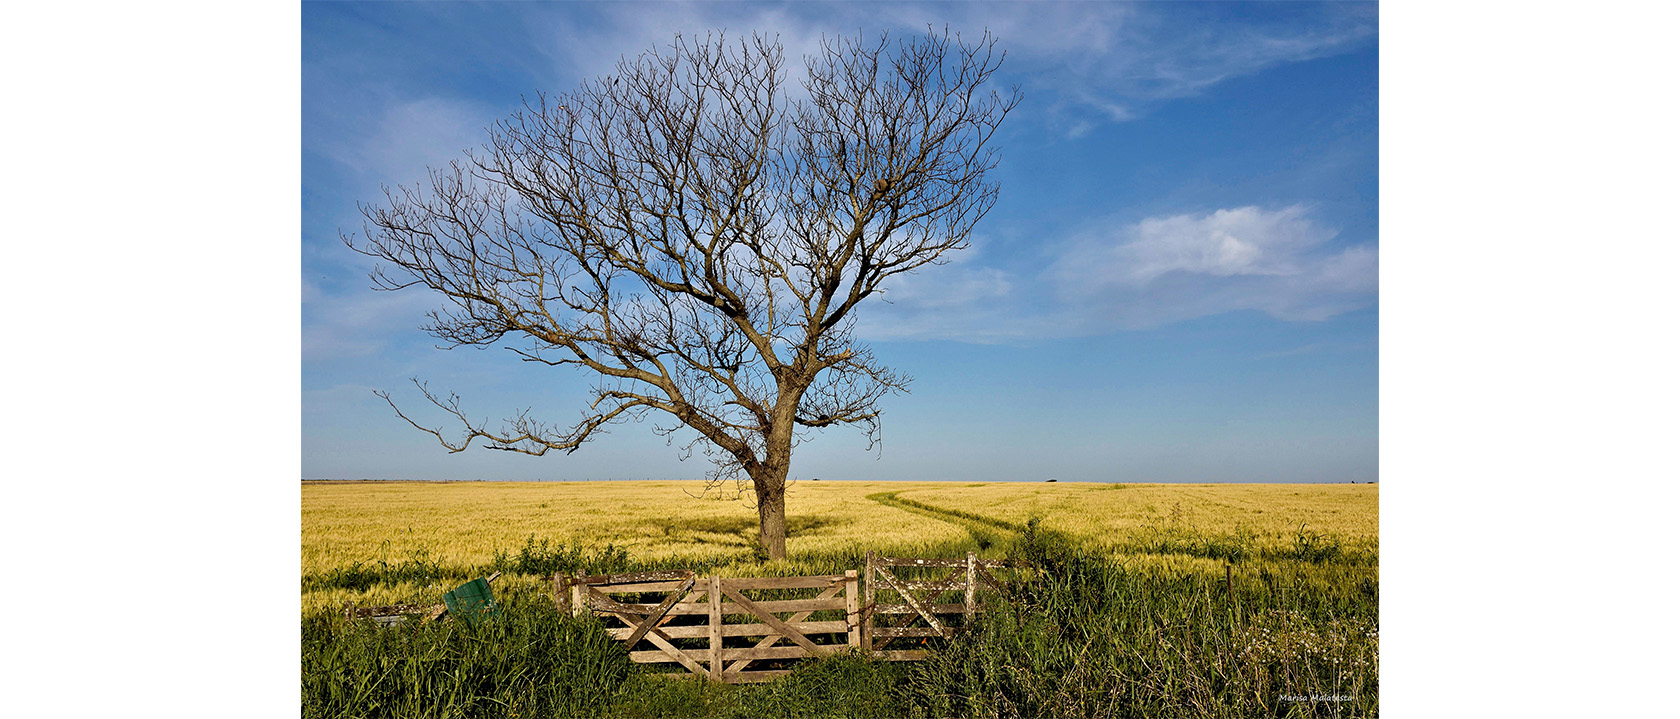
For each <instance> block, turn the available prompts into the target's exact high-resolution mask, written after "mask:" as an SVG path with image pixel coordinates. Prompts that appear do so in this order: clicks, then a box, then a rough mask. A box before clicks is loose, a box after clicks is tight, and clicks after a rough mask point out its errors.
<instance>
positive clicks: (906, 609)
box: [875, 604, 963, 614]
mask: <svg viewBox="0 0 1680 719" xmlns="http://www.w3.org/2000/svg"><path fill="white" fill-rule="evenodd" d="M923 606H925V607H927V608H929V609H932V610H933V613H934V614H962V610H963V605H961V604H925V605H923ZM875 613H876V614H915V613H916V610H915V609H914V608H913V607H911V606H910V605H908V604H877V605H875Z"/></svg>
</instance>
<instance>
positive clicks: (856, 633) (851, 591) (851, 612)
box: [846, 569, 863, 648]
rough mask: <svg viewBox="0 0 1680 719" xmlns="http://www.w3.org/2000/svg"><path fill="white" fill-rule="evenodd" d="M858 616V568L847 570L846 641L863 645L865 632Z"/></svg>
mask: <svg viewBox="0 0 1680 719" xmlns="http://www.w3.org/2000/svg"><path fill="white" fill-rule="evenodd" d="M860 620H862V617H860V616H858V573H857V570H856V569H848V570H846V643H847V644H849V645H851V646H853V647H858V648H862V647H863V639H862V637H863V632H862V628H863V627H862V624H861V622H860Z"/></svg>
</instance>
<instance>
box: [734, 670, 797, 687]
mask: <svg viewBox="0 0 1680 719" xmlns="http://www.w3.org/2000/svg"><path fill="white" fill-rule="evenodd" d="M791 671H792V670H790V669H766V670H764V671H757V672H724V674H723V680H724V681H725V682H728V683H730V684H753V683H756V682H767V681H772V680H774V679H775V678H776V677H780V676H786V675H787V674H788V673H789V672H791Z"/></svg>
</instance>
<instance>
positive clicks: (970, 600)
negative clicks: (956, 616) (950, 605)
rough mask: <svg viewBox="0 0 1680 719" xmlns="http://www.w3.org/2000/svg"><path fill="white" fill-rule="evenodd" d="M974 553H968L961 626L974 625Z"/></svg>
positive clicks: (975, 578)
mask: <svg viewBox="0 0 1680 719" xmlns="http://www.w3.org/2000/svg"><path fill="white" fill-rule="evenodd" d="M974 566H975V563H974V552H972V551H971V552H969V553H968V582H967V583H966V584H965V585H964V586H963V626H965V627H966V626H969V625H971V624H973V623H974V583H975V582H976V581H977V580H978V579H979V577H977V576H975V572H974Z"/></svg>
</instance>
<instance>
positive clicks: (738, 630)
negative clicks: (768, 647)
mask: <svg viewBox="0 0 1680 719" xmlns="http://www.w3.org/2000/svg"><path fill="white" fill-rule="evenodd" d="M788 624H789V625H791V626H793V628H794V629H798V630H799V631H800V633H802V634H840V633H843V632H847V631H850V630H851V625H849V624H847V623H846V622H845V620H841V619H835V620H831V621H826V622H794V621H789V622H788ZM633 629H634V627H615V628H613V629H608V630H607V635H608V636H610V637H612V638H614V639H625V638H627V637H629V636H630V632H631V631H632V630H633ZM659 630H660V631H662V632H664V633H665V636H668V637H670V638H672V639H706V638H708V637H710V636H711V634H712V627H711V622H707V623H705V624H683V625H666V626H662V627H660V628H659ZM718 634H719V636H723V637H765V638H770V639H774V638H777V637H780V636H781V635H779V634H777V633H776V630H774V629H772V628H770V625H768V624H723V625H721V626H719V627H718Z"/></svg>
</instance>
